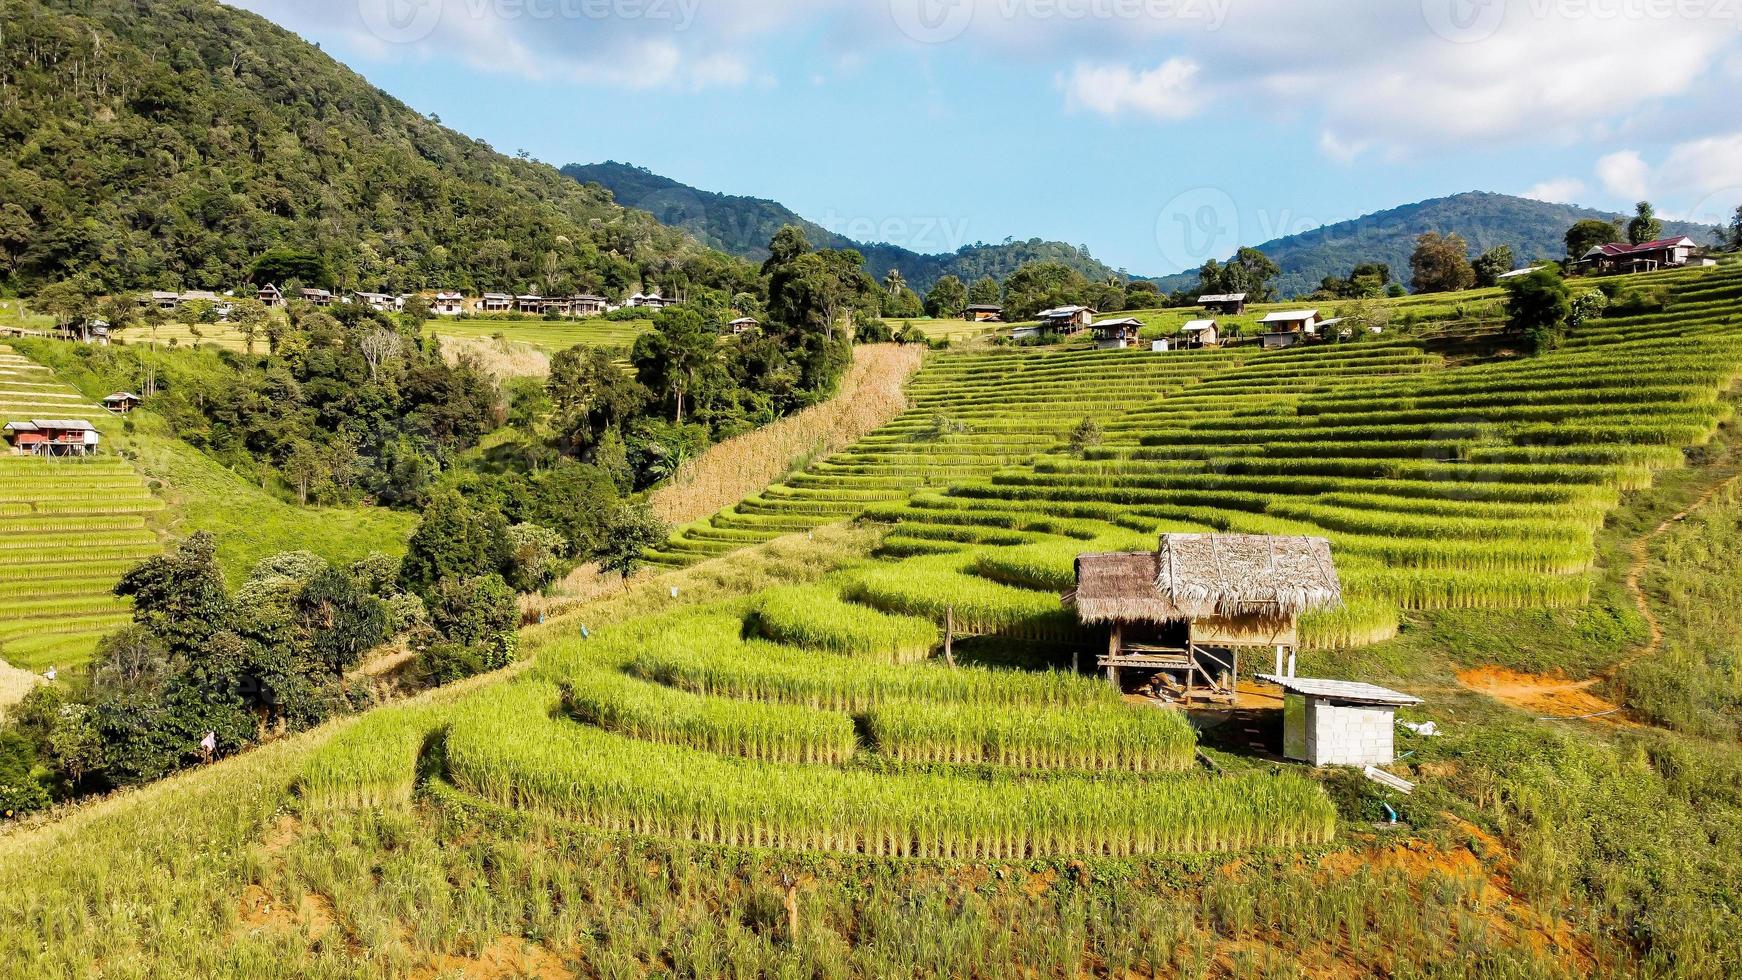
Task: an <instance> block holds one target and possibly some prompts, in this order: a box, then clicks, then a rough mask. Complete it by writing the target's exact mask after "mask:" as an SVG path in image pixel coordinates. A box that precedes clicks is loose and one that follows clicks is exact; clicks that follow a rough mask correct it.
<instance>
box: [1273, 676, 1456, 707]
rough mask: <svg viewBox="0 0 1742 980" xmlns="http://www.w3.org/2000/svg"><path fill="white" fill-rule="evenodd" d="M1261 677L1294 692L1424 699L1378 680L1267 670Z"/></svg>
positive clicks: (1357, 699)
mask: <svg viewBox="0 0 1742 980" xmlns="http://www.w3.org/2000/svg"><path fill="white" fill-rule="evenodd" d="M1258 679H1259V680H1261V681H1264V682H1266V683H1268V684H1275V685H1276V686H1278V687H1280V688H1282V689H1283V690H1284V691H1287V692H1288V693H1290V694H1299V695H1303V696H1305V697H1309V698H1326V699H1328V700H1331V701H1351V702H1354V703H1356V704H1383V705H1395V706H1402V705H1411V704H1421V703H1422V700H1421V698H1418V697H1416V696H1415V695H1413V694H1403V693H1400V692H1398V691H1393V690H1390V689H1389V688H1383V687H1379V686H1378V685H1375V684H1364V683H1362V682H1360V681H1328V680H1321V679H1318V678H1313V677H1277V676H1276V675H1274V674H1264V675H1261V676H1260V677H1259V678H1258Z"/></svg>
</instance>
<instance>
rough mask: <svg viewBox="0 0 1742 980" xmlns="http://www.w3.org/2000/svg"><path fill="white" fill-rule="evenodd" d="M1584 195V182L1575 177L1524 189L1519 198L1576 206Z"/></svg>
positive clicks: (1550, 181)
mask: <svg viewBox="0 0 1742 980" xmlns="http://www.w3.org/2000/svg"><path fill="white" fill-rule="evenodd" d="M1584 193H1585V182H1584V181H1582V180H1580V179H1579V178H1577V177H1555V178H1553V179H1551V180H1545V181H1543V182H1542V183H1540V184H1537V185H1535V186H1533V187H1530V188H1528V189H1526V190H1525V191H1524V192H1523V193H1522V194H1520V195H1519V196H1520V197H1528V198H1530V199H1531V200H1533V201H1548V202H1549V203H1551V204H1577V203H1579V197H1580V196H1581V195H1583V194H1584Z"/></svg>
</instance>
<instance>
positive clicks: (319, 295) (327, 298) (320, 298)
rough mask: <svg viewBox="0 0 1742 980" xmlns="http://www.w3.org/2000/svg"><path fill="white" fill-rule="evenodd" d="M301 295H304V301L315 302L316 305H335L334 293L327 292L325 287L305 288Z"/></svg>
mask: <svg viewBox="0 0 1742 980" xmlns="http://www.w3.org/2000/svg"><path fill="white" fill-rule="evenodd" d="M301 295H302V299H303V301H304V302H307V303H313V304H314V305H316V306H331V305H333V294H332V293H329V292H327V291H326V290H324V289H307V288H305V289H303V291H302V293H301Z"/></svg>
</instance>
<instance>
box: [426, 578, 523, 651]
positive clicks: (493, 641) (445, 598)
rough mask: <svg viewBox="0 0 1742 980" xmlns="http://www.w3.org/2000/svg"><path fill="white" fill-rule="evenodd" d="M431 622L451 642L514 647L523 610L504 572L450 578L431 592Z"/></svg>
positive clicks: (506, 648) (468, 644)
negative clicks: (503, 574)
mask: <svg viewBox="0 0 1742 980" xmlns="http://www.w3.org/2000/svg"><path fill="white" fill-rule="evenodd" d="M429 622H430V626H432V627H433V628H434V629H435V631H436V633H437V634H438V635H439V636H441V637H442V639H444V640H446V641H447V642H449V643H458V644H461V645H464V646H495V647H498V648H500V649H503V650H511V649H512V647H513V639H512V638H513V634H514V631H515V629H516V628H517V627H518V626H519V625H520V610H519V607H518V606H516V605H515V602H514V591H513V590H512V589H510V588H509V587H508V583H506V582H504V581H502V577H501V576H500V575H481V576H479V577H477V578H469V579H456V578H447V579H442V581H441V582H440V583H439V584H438V585H437V586H436V588H435V591H434V592H433V593H432V594H431V595H430V600H429Z"/></svg>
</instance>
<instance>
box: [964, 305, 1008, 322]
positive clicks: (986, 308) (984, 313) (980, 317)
mask: <svg viewBox="0 0 1742 980" xmlns="http://www.w3.org/2000/svg"><path fill="white" fill-rule="evenodd" d="M962 319H964V320H967V321H968V322H969V323H998V322H999V321H1001V320H1003V319H1004V307H1002V306H998V305H997V304H995V303H975V304H973V305H972V306H969V307H968V308H967V309H965V310H963V311H962Z"/></svg>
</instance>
